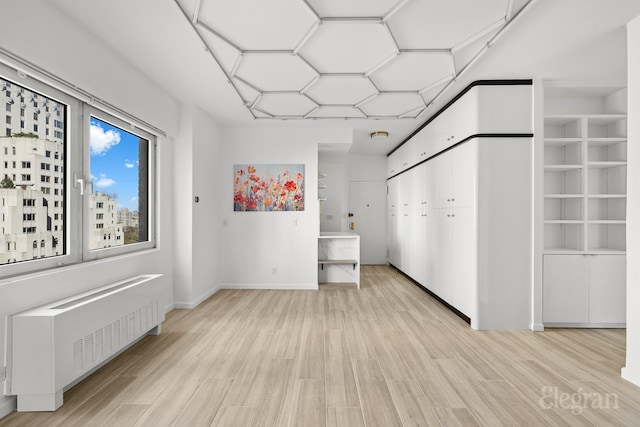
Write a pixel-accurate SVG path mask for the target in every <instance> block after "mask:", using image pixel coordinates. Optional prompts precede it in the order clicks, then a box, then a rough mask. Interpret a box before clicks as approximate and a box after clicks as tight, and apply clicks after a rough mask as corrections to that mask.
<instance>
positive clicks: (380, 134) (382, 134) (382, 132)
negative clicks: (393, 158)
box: [369, 130, 389, 140]
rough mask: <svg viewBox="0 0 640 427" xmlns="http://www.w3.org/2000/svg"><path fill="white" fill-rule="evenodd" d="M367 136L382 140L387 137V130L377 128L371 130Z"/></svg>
mask: <svg viewBox="0 0 640 427" xmlns="http://www.w3.org/2000/svg"><path fill="white" fill-rule="evenodd" d="M369 136H370V137H371V139H378V140H382V139H387V138H389V132H387V131H386V130H377V131H375V132H371V133H370V134H369Z"/></svg>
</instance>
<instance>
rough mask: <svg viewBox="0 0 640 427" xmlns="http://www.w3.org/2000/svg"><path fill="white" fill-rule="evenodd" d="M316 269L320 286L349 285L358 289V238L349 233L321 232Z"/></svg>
mask: <svg viewBox="0 0 640 427" xmlns="http://www.w3.org/2000/svg"><path fill="white" fill-rule="evenodd" d="M318 267H319V271H318V282H319V283H320V284H323V283H340V284H351V285H355V286H356V287H357V288H358V289H360V236H359V235H357V234H355V233H349V232H345V233H342V232H321V233H320V236H319V237H318Z"/></svg>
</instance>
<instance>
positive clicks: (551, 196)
mask: <svg viewBox="0 0 640 427" xmlns="http://www.w3.org/2000/svg"><path fill="white" fill-rule="evenodd" d="M583 197H584V194H575V193H574V194H545V195H544V198H545V199H581V198H583Z"/></svg>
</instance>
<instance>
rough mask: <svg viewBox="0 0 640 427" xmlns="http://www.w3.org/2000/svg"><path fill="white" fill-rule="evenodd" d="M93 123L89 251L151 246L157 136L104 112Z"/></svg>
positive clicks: (94, 118)
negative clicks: (151, 184)
mask: <svg viewBox="0 0 640 427" xmlns="http://www.w3.org/2000/svg"><path fill="white" fill-rule="evenodd" d="M88 120H89V139H90V150H89V151H90V156H89V165H90V176H91V183H92V187H93V192H92V194H91V197H90V200H89V222H90V224H89V230H91V231H90V235H89V250H92V251H93V250H97V249H105V248H115V247H119V246H128V245H134V244H142V243H148V242H149V239H150V236H149V201H150V199H149V171H150V170H151V169H152V168H150V165H151V164H152V163H153V162H151V161H150V154H152V152H151V153H150V139H151V138H152V136H151V135H149V134H147V133H146V132H142V131H140V130H138V129H132V130H125V129H124V126H123V125H124V124H123V123H122V122H120V121H119V120H117V119H115V118H114V117H111V116H108V115H106V114H104V113H100V114H92V115H90V116H89V118H88Z"/></svg>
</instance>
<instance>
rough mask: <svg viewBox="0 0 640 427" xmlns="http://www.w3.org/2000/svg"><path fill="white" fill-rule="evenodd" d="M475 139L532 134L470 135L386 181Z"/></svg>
mask: <svg viewBox="0 0 640 427" xmlns="http://www.w3.org/2000/svg"><path fill="white" fill-rule="evenodd" d="M475 138H533V134H532V133H477V134H475V135H471V136H468V137H466V138H465V139H463V140H462V141H459V142H456V143H455V144H453V145H451V146H449V147H447V148H445V149H444V150H442V151H438V152H437V153H436V154H434V155H433V156H431V157H427V158H426V159H423V160H420V161H419V162H418V163H416V164H415V165H413V166H411V167H408V168H406V169H403V170H402V171H400V172H398V173H397V174H395V175H391V176H390V177H388V178H387V180H390V179H391V178H395V177H396V176H398V175H402V174H403V173H405V172H407V171H410V170H411V169H413V168H415V167H416V166H420V165H421V164H423V163H424V162H428V161H429V160H431V159H433V158H435V157H438V156H439V155H441V154H444V153H446V152H447V151H449V150H451V149H453V148H455V147H457V146H458V145H461V144H464V143H465V142H467V141H470V140H472V139H475Z"/></svg>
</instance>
